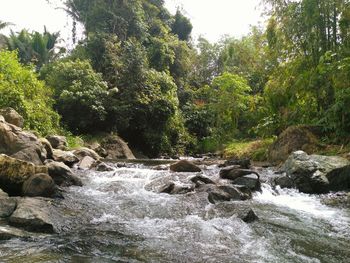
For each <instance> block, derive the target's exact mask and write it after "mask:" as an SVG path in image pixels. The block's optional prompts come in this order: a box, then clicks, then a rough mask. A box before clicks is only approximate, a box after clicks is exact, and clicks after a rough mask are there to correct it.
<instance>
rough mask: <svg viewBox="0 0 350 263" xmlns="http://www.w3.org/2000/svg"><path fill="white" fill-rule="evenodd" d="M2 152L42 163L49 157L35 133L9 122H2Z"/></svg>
mask: <svg viewBox="0 0 350 263" xmlns="http://www.w3.org/2000/svg"><path fill="white" fill-rule="evenodd" d="M0 153H3V154H6V155H9V156H13V157H15V158H17V159H20V160H24V161H28V162H32V163H34V164H42V162H43V161H44V160H45V159H46V157H47V156H46V151H45V149H44V147H43V146H42V144H41V143H40V142H39V140H38V138H37V137H36V136H35V135H34V134H33V133H31V132H27V131H23V130H22V129H21V128H19V127H17V126H15V125H12V124H9V123H7V122H0Z"/></svg>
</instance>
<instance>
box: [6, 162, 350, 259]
mask: <svg viewBox="0 0 350 263" xmlns="http://www.w3.org/2000/svg"><path fill="white" fill-rule="evenodd" d="M218 172H219V168H218V167H217V166H216V165H212V166H208V167H206V168H205V169H204V171H203V173H204V175H206V176H208V177H211V178H216V177H217V176H218ZM78 173H79V175H80V176H81V177H82V180H83V182H84V186H83V187H71V188H69V189H67V192H66V193H65V194H64V195H65V199H63V200H58V201H54V202H53V205H55V206H56V207H57V209H58V210H59V211H60V213H62V214H64V215H65V217H66V218H67V219H66V222H65V228H64V229H63V230H62V232H61V233H60V234H56V235H33V237H31V238H25V239H11V240H7V241H0V262H6V263H10V262H11V263H22V262H23V263H34V262H35V263H36V262H88V263H90V262H91V263H95V262H97V263H98V262H198V263H202V262H208V263H209V262H215V263H218V262H237V263H241V262H242V263H243V262H278V263H283V262H303V263H304V262H310V263H311V262H312V263H318V262H327V263H333V262H334V263H336V262H337V263H338V262H350V210H349V209H348V208H340V207H333V206H328V205H325V204H323V203H322V202H321V198H320V197H319V196H316V195H307V194H302V193H299V192H298V191H296V190H285V189H283V190H282V189H273V188H272V187H271V186H269V185H268V184H263V186H262V192H257V193H255V194H254V196H253V199H252V200H249V201H242V202H241V201H240V202H237V201H236V202H225V203H221V204H216V205H214V204H210V203H209V202H208V200H207V196H206V194H205V193H202V194H185V195H168V194H159V193H155V192H152V191H148V190H149V189H148V188H147V185H150V184H152V182H154V181H156V180H158V179H159V178H162V177H164V176H167V175H168V174H169V171H159V170H155V169H153V167H150V166H146V165H142V164H133V165H131V164H130V165H128V166H127V167H124V168H116V170H115V171H112V172H95V171H79V172H78ZM262 173H263V175H264V176H265V177H269V176H273V170H272V169H264V170H262ZM193 175H194V174H181V173H179V174H178V177H179V178H181V177H185V176H187V177H191V176H193ZM236 203H244V205H249V206H250V207H251V208H252V209H253V210H254V211H255V213H256V214H257V216H258V217H259V220H258V221H256V222H253V223H250V224H247V223H245V222H243V221H242V220H241V219H239V218H238V217H237V216H236V215H235V213H234V207H233V205H235V204H236Z"/></svg>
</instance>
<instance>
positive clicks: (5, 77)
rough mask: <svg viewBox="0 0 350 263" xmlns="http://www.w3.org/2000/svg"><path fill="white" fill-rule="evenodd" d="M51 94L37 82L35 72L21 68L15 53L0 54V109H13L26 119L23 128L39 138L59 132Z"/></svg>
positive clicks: (2, 52) (41, 83)
mask: <svg viewBox="0 0 350 263" xmlns="http://www.w3.org/2000/svg"><path fill="white" fill-rule="evenodd" d="M51 97H52V91H51V90H50V89H49V88H48V87H46V86H45V85H44V83H43V82H42V81H39V80H38V79H37V75H36V74H35V73H34V69H33V68H31V67H24V66H22V65H21V64H20V63H19V61H18V57H17V53H16V52H14V51H12V52H10V51H0V108H3V107H12V108H14V109H15V110H16V111H18V112H19V114H21V115H22V116H23V117H24V119H25V128H27V129H32V130H35V131H37V132H39V133H40V134H42V135H46V134H48V133H51V132H54V131H55V130H56V129H58V122H59V116H58V114H57V113H56V112H55V111H54V110H53V109H52V103H53V100H52V99H51Z"/></svg>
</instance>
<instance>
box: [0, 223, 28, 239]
mask: <svg viewBox="0 0 350 263" xmlns="http://www.w3.org/2000/svg"><path fill="white" fill-rule="evenodd" d="M32 237H33V233H29V232H27V231H24V230H21V229H18V228H15V227H11V226H8V225H6V226H5V225H4V226H0V240H9V239H12V238H32Z"/></svg>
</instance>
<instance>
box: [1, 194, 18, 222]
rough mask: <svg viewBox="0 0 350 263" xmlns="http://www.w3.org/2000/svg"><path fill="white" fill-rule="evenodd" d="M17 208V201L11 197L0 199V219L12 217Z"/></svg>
mask: <svg viewBox="0 0 350 263" xmlns="http://www.w3.org/2000/svg"><path fill="white" fill-rule="evenodd" d="M16 206H17V201H16V199H15V198H12V197H0V218H6V217H9V216H10V215H12V213H13V211H15V208H16Z"/></svg>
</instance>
